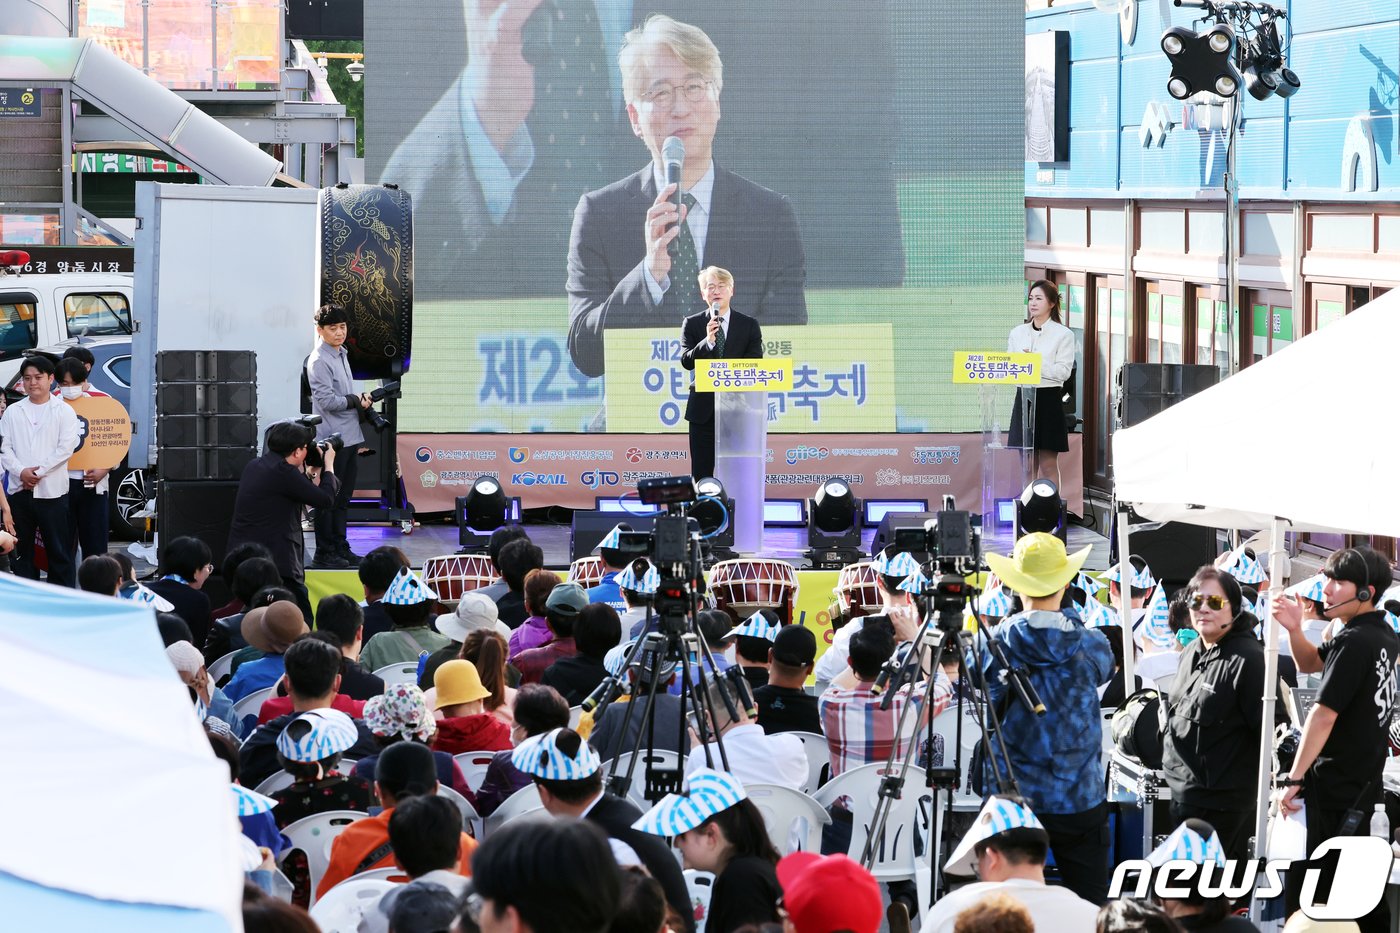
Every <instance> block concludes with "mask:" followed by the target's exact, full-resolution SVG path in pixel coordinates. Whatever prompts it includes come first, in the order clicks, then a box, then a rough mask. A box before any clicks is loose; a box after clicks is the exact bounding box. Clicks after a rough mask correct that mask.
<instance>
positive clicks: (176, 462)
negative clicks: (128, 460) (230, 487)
mask: <svg viewBox="0 0 1400 933" xmlns="http://www.w3.org/2000/svg"><path fill="white" fill-rule="evenodd" d="M257 455H258V449H257V448H256V447H161V448H160V475H161V476H162V477H164V478H166V479H173V480H237V479H239V478H240V477H242V476H243V468H244V467H246V466H247V465H248V463H249V462H250V461H251V460H253V459H254V458H256V457H257Z"/></svg>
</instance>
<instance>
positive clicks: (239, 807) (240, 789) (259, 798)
mask: <svg viewBox="0 0 1400 933" xmlns="http://www.w3.org/2000/svg"><path fill="white" fill-rule="evenodd" d="M229 790H230V791H232V792H233V815H234V816H256V815H257V814H259V813H266V812H267V811H269V810H271V809H272V808H273V807H275V806H277V801H275V800H273V799H272V798H271V797H264V796H263V795H262V794H260V793H258V792H257V791H255V790H249V789H248V788H246V787H244V786H243V785H241V784H230V785H229Z"/></svg>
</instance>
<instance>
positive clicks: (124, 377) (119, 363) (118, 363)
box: [102, 356, 131, 389]
mask: <svg viewBox="0 0 1400 933" xmlns="http://www.w3.org/2000/svg"><path fill="white" fill-rule="evenodd" d="M102 368H103V369H104V370H106V372H107V375H109V376H111V377H112V379H113V380H114V381H116V382H119V383H121V384H122V385H124V386H126V387H127V388H128V389H129V388H131V357H129V356H114V357H112V358H111V359H110V360H108V361H107V363H106V364H105V365H104V366H103V367H102Z"/></svg>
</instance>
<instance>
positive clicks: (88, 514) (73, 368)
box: [56, 357, 111, 557]
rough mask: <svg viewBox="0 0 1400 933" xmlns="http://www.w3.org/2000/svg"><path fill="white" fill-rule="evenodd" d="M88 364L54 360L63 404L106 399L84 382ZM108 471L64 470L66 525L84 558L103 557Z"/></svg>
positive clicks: (106, 543) (108, 516)
mask: <svg viewBox="0 0 1400 933" xmlns="http://www.w3.org/2000/svg"><path fill="white" fill-rule="evenodd" d="M91 368H92V366H91V364H89V365H87V366H84V365H83V363H82V362H81V361H80V360H77V359H74V358H72V357H65V358H64V359H61V360H59V361H58V368H57V370H56V372H57V379H58V393H59V395H60V397H62V399H63V400H64V401H65V402H74V401H77V400H78V399H80V398H107V397H108V396H107V393H106V392H99V391H98V390H97V389H94V388H93V387H92V385H91V384H90V383H89V382H88V371H89V370H90V369H91ZM110 472H111V470H110V469H95V468H94V469H88V470H69V471H68V525H69V527H70V528H71V529H72V530H73V537H74V539H75V540H76V541H77V543H78V548H79V549H80V550H81V551H82V553H83V555H84V556H86V557H92V556H94V555H96V554H106V553H107V545H108V539H109V535H110V526H109V524H108V523H109V521H110V515H111V513H110V512H109V511H108V509H107V487H108V485H109V483H108V480H107V474H108V473H110Z"/></svg>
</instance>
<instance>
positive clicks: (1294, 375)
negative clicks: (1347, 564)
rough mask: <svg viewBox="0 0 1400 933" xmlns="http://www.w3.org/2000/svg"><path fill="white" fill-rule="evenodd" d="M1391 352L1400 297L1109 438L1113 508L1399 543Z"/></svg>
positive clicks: (1398, 453)
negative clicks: (1275, 524) (1389, 403)
mask: <svg viewBox="0 0 1400 933" xmlns="http://www.w3.org/2000/svg"><path fill="white" fill-rule="evenodd" d="M1396 346H1400V289H1397V290H1396V291H1392V292H1389V293H1387V294H1386V295H1383V296H1381V297H1380V298H1378V299H1376V300H1375V301H1373V302H1371V303H1370V304H1368V305H1366V306H1365V307H1362V308H1358V309H1357V310H1355V311H1353V312H1352V313H1351V314H1348V315H1347V316H1346V317H1345V318H1343V319H1342V320H1341V321H1338V322H1337V323H1335V324H1332V325H1330V326H1328V327H1326V328H1324V329H1323V330H1321V331H1318V332H1316V333H1313V334H1310V335H1308V336H1307V337H1305V338H1304V339H1302V340H1300V341H1298V342H1297V343H1294V344H1292V345H1291V346H1288V347H1285V348H1284V349H1282V350H1280V351H1279V352H1277V353H1275V354H1274V355H1273V356H1270V357H1268V358H1267V359H1264V360H1262V361H1260V362H1258V363H1255V364H1254V365H1252V366H1250V367H1248V368H1247V369H1244V370H1241V371H1240V372H1238V373H1236V374H1235V375H1234V376H1231V377H1230V378H1229V379H1226V380H1225V381H1224V382H1221V383H1220V384H1219V385H1217V386H1214V387H1212V388H1210V389H1207V390H1206V391H1204V392H1201V393H1200V394H1198V395H1195V396H1192V397H1191V398H1187V399H1183V400H1182V401H1181V402H1178V403H1177V404H1176V405H1173V406H1172V407H1171V408H1169V409H1167V410H1166V411H1164V412H1162V413H1161V414H1159V415H1156V416H1155V417H1152V418H1149V419H1148V420H1146V421H1144V422H1143V423H1141V424H1139V425H1135V426H1133V427H1131V428H1125V429H1123V430H1120V431H1118V432H1116V433H1115V434H1114V436H1113V472H1114V483H1115V486H1116V492H1117V498H1118V501H1120V502H1125V503H1130V504H1132V505H1133V507H1134V509H1135V510H1136V511H1137V513H1138V514H1139V515H1142V516H1144V517H1146V518H1149V519H1152V520H1154V521H1183V522H1190V523H1191V524H1196V525H1210V526H1214V527H1217V528H1249V529H1259V528H1267V527H1268V526H1269V524H1270V522H1272V521H1273V519H1274V518H1276V517H1277V518H1282V519H1283V520H1284V523H1285V529H1286V530H1288V531H1343V532H1350V533H1353V534H1379V535H1386V536H1397V535H1400V494H1397V492H1400V469H1398V468H1397V467H1400V434H1397V433H1396V432H1395V431H1394V430H1392V429H1391V426H1390V424H1389V423H1388V421H1387V420H1386V418H1385V414H1384V412H1385V408H1384V405H1385V400H1386V399H1389V398H1391V397H1392V396H1393V395H1394V392H1395V388H1394V379H1395V370H1396V361H1395V356H1394V348H1395V347H1396ZM1378 403H1379V404H1378Z"/></svg>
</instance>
